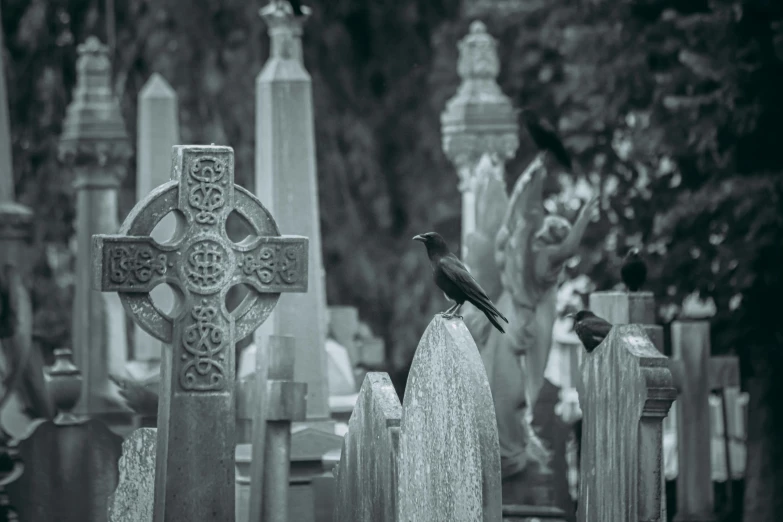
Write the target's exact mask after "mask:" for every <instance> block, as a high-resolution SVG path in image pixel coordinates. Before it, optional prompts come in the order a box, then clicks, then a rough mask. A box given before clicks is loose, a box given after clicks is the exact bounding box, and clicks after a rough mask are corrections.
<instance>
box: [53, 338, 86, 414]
mask: <svg viewBox="0 0 783 522" xmlns="http://www.w3.org/2000/svg"><path fill="white" fill-rule="evenodd" d="M72 356H73V353H72V352H71V350H70V349H68V348H58V349H56V350H55V351H54V364H53V365H51V366H50V367H49V368H47V369H46V373H47V375H48V379H47V382H48V385H49V393H50V394H51V396H52V402H54V405H55V408H56V409H57V417H56V418H55V419H54V423H55V424H59V425H66V424H76V423H78V422H79V421H80V419H79V417H77V416H76V415H74V414H73V413H71V410H72V409H73V408H74V406H76V403H78V402H79V397H80V396H81V394H82V373H81V372H80V371H79V368H77V367H76V365H74V364H73V360H72Z"/></svg>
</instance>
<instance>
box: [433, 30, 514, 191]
mask: <svg viewBox="0 0 783 522" xmlns="http://www.w3.org/2000/svg"><path fill="white" fill-rule="evenodd" d="M457 72H458V73H459V76H460V78H461V79H462V83H461V84H460V86H459V89H458V91H457V94H456V95H454V97H453V98H451V99H450V100H449V101H448V102H447V104H446V108H445V109H444V111H443V112H442V113H441V117H440V119H441V129H442V133H443V138H442V139H443V151H444V152H445V153H446V156H447V157H448V158H449V159H450V160H451V161H452V162H453V163H454V164H455V165H456V166H457V167H458V168H459V172H460V177H461V178H462V183H461V189H462V190H465V189H466V188H467V187H469V186H470V184H469V183H468V182H469V181H470V180H469V179H468V178H470V176H471V174H470V171H471V170H472V167H473V166H475V164H476V163H477V162H478V161H479V159H481V157H482V156H483V155H485V154H489V155H490V156H493V157H495V158H496V159H498V160H500V161H506V160H508V159H510V158H512V157H513V156H514V154H516V150H517V147H518V146H519V137H518V132H519V128H518V125H517V118H516V111H515V110H514V107H513V105H512V104H511V100H510V99H509V98H508V97H507V96H506V95H505V94H503V92H502V91H501V90H500V86H499V85H498V84H497V81H496V78H497V76H498V73H499V72H500V60H499V59H498V54H497V43H496V42H495V39H494V38H493V37H492V36H491V35H490V34H489V33H488V32H487V27H486V26H485V25H484V23H483V22H480V21H478V20H477V21H475V22H473V23H472V24H471V25H470V32H469V33H468V34H467V36H465V38H463V39H462V40H461V41H460V42H459V61H458V64H457Z"/></svg>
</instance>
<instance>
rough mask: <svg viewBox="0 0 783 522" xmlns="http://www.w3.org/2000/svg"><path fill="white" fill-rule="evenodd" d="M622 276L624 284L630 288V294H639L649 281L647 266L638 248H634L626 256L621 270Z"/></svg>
mask: <svg viewBox="0 0 783 522" xmlns="http://www.w3.org/2000/svg"><path fill="white" fill-rule="evenodd" d="M620 276H622V278H623V283H625V286H627V287H628V291H629V292H638V291H639V289H640V288H641V287H642V286H644V282H645V281H646V280H647V265H646V264H645V263H644V259H642V256H641V254H640V252H639V249H638V248H632V249H631V250H629V251H628V254H626V256H625V259H624V260H623V266H622V268H620Z"/></svg>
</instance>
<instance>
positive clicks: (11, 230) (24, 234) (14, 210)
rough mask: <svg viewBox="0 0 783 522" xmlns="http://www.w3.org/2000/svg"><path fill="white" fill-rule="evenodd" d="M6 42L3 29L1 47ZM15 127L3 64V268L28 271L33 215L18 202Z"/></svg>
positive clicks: (0, 233) (0, 129)
mask: <svg viewBox="0 0 783 522" xmlns="http://www.w3.org/2000/svg"><path fill="white" fill-rule="evenodd" d="M2 41H3V33H2V27H0V43H2ZM11 159H12V156H11V124H10V121H9V117H8V97H7V92H6V88H5V67H4V61H3V60H0V268H1V267H3V266H5V265H6V264H7V263H13V264H15V265H16V266H18V267H24V266H25V263H24V262H23V260H22V258H21V255H22V249H23V248H24V244H25V242H26V241H29V239H30V237H31V235H32V228H31V227H32V221H33V213H32V211H31V210H30V209H29V208H28V207H26V206H24V205H20V204H18V203H15V202H14V199H15V197H16V196H15V192H14V173H13V161H11Z"/></svg>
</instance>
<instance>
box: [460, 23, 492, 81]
mask: <svg viewBox="0 0 783 522" xmlns="http://www.w3.org/2000/svg"><path fill="white" fill-rule="evenodd" d="M458 47H459V61H458V62H457V63H458V65H457V72H458V73H459V76H460V78H462V80H463V81H465V80H468V79H473V78H497V76H498V74H499V73H500V60H499V58H498V50H497V48H498V45H497V42H496V41H495V39H494V38H492V36H490V34H489V33H487V26H486V25H484V22H481V21H480V20H476V21H475V22H473V23H472V24H470V32H469V33H468V35H467V36H465V38H463V39H462V40H461V41H460V42H459V44H458Z"/></svg>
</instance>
